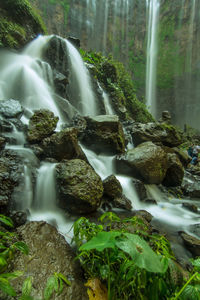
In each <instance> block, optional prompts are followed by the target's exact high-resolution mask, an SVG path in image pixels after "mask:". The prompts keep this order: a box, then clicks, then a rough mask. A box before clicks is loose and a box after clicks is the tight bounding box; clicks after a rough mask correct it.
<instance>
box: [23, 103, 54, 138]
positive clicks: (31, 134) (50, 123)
mask: <svg viewBox="0 0 200 300" xmlns="http://www.w3.org/2000/svg"><path fill="white" fill-rule="evenodd" d="M57 122H58V117H56V116H54V114H53V113H52V112H51V111H49V110H47V109H40V110H38V111H35V113H34V115H33V116H32V117H31V118H30V121H29V126H28V135H27V139H28V141H29V142H30V143H37V142H41V141H42V140H43V139H44V138H46V137H48V136H50V135H51V134H53V132H54V130H55V129H56V126H57Z"/></svg>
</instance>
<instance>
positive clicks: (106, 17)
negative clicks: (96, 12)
mask: <svg viewBox="0 0 200 300" xmlns="http://www.w3.org/2000/svg"><path fill="white" fill-rule="evenodd" d="M104 11H105V15H104V16H105V17H104V30H103V53H104V54H106V46H107V30H108V1H105V8H104Z"/></svg>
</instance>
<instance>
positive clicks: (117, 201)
mask: <svg viewBox="0 0 200 300" xmlns="http://www.w3.org/2000/svg"><path fill="white" fill-rule="evenodd" d="M113 206H114V207H116V208H122V209H125V210H129V211H131V210H132V208H133V207H132V203H131V200H129V199H128V198H127V197H126V196H125V195H123V194H122V195H121V196H118V197H115V198H114V199H113Z"/></svg>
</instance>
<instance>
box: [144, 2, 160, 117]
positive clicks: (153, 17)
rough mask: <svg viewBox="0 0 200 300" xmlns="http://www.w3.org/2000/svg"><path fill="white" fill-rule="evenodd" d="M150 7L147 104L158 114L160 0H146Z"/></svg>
mask: <svg viewBox="0 0 200 300" xmlns="http://www.w3.org/2000/svg"><path fill="white" fill-rule="evenodd" d="M146 3H147V8H148V41H147V63H146V105H147V108H148V109H149V111H150V112H151V113H152V115H153V116H156V67H157V51H158V44H157V43H158V41H157V38H158V20H159V9H160V0H146Z"/></svg>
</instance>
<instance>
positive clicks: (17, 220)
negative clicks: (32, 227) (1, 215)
mask: <svg viewBox="0 0 200 300" xmlns="http://www.w3.org/2000/svg"><path fill="white" fill-rule="evenodd" d="M10 218H11V219H12V221H13V223H14V226H15V227H18V226H21V225H24V224H25V223H26V222H27V214H26V212H24V211H12V212H11V213H10Z"/></svg>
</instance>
